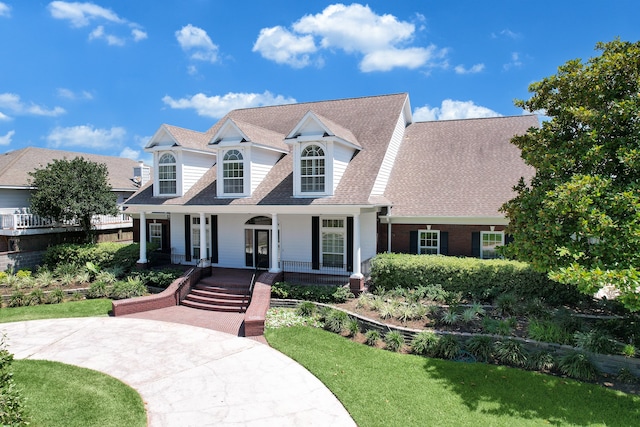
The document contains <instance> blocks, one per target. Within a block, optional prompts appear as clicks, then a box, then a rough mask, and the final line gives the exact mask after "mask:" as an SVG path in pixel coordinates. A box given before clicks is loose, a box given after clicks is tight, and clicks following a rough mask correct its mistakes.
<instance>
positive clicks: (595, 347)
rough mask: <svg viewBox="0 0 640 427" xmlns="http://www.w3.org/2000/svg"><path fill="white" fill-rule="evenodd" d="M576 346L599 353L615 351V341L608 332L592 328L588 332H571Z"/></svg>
mask: <svg viewBox="0 0 640 427" xmlns="http://www.w3.org/2000/svg"><path fill="white" fill-rule="evenodd" d="M573 337H574V338H575V342H576V347H578V348H580V349H583V350H587V351H591V352H594V353H600V354H614V353H616V351H615V350H616V343H615V342H614V341H613V340H612V339H611V337H610V336H609V334H607V333H606V332H604V331H601V330H599V329H592V330H590V331H588V332H580V331H578V332H576V333H574V334H573Z"/></svg>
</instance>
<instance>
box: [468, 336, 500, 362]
mask: <svg viewBox="0 0 640 427" xmlns="http://www.w3.org/2000/svg"><path fill="white" fill-rule="evenodd" d="M466 347H467V351H468V352H469V353H471V354H472V355H473V357H475V358H476V359H477V360H479V361H481V362H488V361H490V360H491V358H492V357H493V352H494V346H493V338H491V337H487V336H483V335H474V336H473V337H471V338H470V339H469V340H468V341H467V344H466Z"/></svg>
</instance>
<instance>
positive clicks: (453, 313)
mask: <svg viewBox="0 0 640 427" xmlns="http://www.w3.org/2000/svg"><path fill="white" fill-rule="evenodd" d="M459 320H460V315H459V314H458V312H457V310H456V309H455V308H454V307H450V308H449V309H447V310H445V311H444V312H443V313H442V314H441V315H440V322H442V323H443V324H445V325H450V326H451V325H455V324H456V323H458V321H459Z"/></svg>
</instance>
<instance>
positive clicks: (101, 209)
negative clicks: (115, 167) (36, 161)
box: [29, 157, 118, 240]
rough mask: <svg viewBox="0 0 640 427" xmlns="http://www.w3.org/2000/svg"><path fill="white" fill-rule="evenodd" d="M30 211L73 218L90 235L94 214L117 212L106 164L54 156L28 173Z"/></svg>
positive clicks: (63, 218) (70, 219)
mask: <svg viewBox="0 0 640 427" xmlns="http://www.w3.org/2000/svg"><path fill="white" fill-rule="evenodd" d="M29 175H31V177H32V179H31V180H30V181H31V182H30V184H31V185H32V186H33V187H35V189H34V191H33V193H32V195H31V210H32V212H33V213H35V214H36V215H40V216H42V217H47V218H52V219H55V220H57V221H77V222H78V223H79V224H80V226H81V228H82V230H83V231H84V232H85V235H86V237H87V240H90V237H91V219H92V217H93V216H94V215H117V213H118V207H117V204H116V195H115V194H114V193H113V192H112V191H111V185H110V184H109V172H108V170H107V166H106V165H104V164H101V163H95V162H92V161H89V160H85V159H84V158H82V157H76V158H75V159H73V160H67V159H63V160H60V159H56V160H54V161H53V163H49V164H48V165H47V166H46V167H45V168H43V169H36V170H35V171H33V172H29Z"/></svg>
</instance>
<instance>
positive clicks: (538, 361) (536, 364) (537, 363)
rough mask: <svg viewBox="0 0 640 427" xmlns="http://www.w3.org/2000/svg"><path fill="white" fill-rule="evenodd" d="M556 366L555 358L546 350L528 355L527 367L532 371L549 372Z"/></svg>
mask: <svg viewBox="0 0 640 427" xmlns="http://www.w3.org/2000/svg"><path fill="white" fill-rule="evenodd" d="M555 366H556V360H555V358H554V357H553V354H551V353H550V352H548V351H544V350H539V351H536V352H534V353H533V354H531V355H530V357H529V360H528V361H527V368H528V369H532V370H534V371H541V372H550V371H552V370H553V369H554V368H555Z"/></svg>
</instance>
